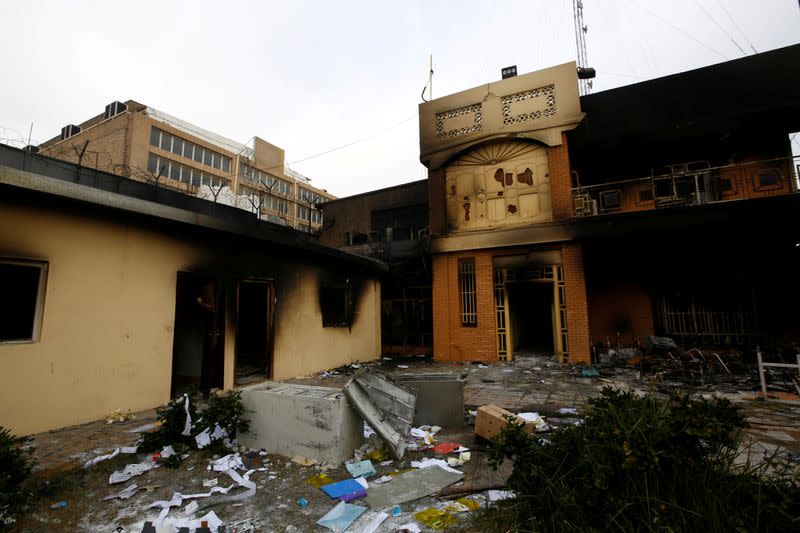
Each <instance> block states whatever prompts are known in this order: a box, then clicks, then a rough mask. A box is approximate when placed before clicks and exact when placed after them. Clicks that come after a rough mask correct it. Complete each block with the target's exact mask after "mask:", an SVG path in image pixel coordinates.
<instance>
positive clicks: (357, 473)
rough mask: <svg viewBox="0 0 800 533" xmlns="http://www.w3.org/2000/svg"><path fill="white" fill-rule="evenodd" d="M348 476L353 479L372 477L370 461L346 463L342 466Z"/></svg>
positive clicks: (372, 470)
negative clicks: (348, 473)
mask: <svg viewBox="0 0 800 533" xmlns="http://www.w3.org/2000/svg"><path fill="white" fill-rule="evenodd" d="M344 466H345V468H347V471H348V472H350V475H351V476H353V477H370V476H374V475H375V474H376V473H377V472H375V467H374V466H372V461H369V460H366V461H359V462H357V463H347V464H345V465H344Z"/></svg>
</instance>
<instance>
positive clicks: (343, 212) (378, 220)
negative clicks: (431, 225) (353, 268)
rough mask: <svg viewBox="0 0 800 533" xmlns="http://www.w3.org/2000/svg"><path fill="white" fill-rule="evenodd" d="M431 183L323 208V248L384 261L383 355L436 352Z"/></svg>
mask: <svg viewBox="0 0 800 533" xmlns="http://www.w3.org/2000/svg"><path fill="white" fill-rule="evenodd" d="M427 185H428V184H427V180H420V181H414V182H411V183H406V184H403V185H396V186H394V187H388V188H386V189H379V190H376V191H370V192H366V193H362V194H356V195H354V196H348V197H346V198H339V199H337V200H332V201H329V202H325V203H323V204H322V210H323V211H324V212H325V227H324V229H323V230H322V232H321V233H320V237H319V240H320V243H321V244H324V245H326V246H331V247H334V248H340V249H342V250H346V251H348V252H352V253H356V254H360V255H366V256H369V257H374V258H376V259H380V260H381V261H383V262H384V263H386V264H387V265H388V266H389V273H388V275H386V276H384V278H383V279H382V281H381V344H382V349H383V353H385V354H389V353H394V354H414V355H420V354H426V355H429V354H430V353H431V351H432V348H433V319H432V308H431V261H430V246H429V245H430V241H429V239H428V186H427Z"/></svg>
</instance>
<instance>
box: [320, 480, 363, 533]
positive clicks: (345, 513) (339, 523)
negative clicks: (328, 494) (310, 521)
mask: <svg viewBox="0 0 800 533" xmlns="http://www.w3.org/2000/svg"><path fill="white" fill-rule="evenodd" d="M334 485H335V483H334ZM328 486H330V485H328ZM359 486H360V485H359ZM324 489H325V487H323V490H324ZM366 510H367V508H366V507H361V506H360V505H351V504H349V503H345V502H340V503H339V504H338V505H336V507H334V508H333V509H331V510H330V511H328V512H327V513H326V514H325V516H323V517H322V518H320V519H319V521H318V522H317V524H318V525H320V526H322V527H326V528H328V529H330V530H331V531H337V532H340V531H344V530H346V529H347V528H348V527H350V524H352V523H353V522H354V521H355V519H356V518H358V517H359V516H361V514H362V513H363V512H364V511H366Z"/></svg>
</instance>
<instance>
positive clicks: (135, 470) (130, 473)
mask: <svg viewBox="0 0 800 533" xmlns="http://www.w3.org/2000/svg"><path fill="white" fill-rule="evenodd" d="M158 466H159V464H158V463H153V462H152V461H145V462H144V463H137V464H130V465H127V466H126V467H125V468H123V469H122V470H117V471H116V472H112V473H111V475H110V476H109V477H108V483H109V485H113V484H115V483H124V482H125V481H128V480H129V479H130V478H132V477H134V476H140V475H142V474H144V473H145V472H148V471H150V470H152V469H154V468H158Z"/></svg>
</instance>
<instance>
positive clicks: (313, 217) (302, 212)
mask: <svg viewBox="0 0 800 533" xmlns="http://www.w3.org/2000/svg"><path fill="white" fill-rule="evenodd" d="M297 218H299V219H300V220H303V221H305V222H308V221H309V220H310V221H311V222H312V223H313V224H322V211H320V210H319V209H311V208H310V207H307V206H305V205H298V206H297Z"/></svg>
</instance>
